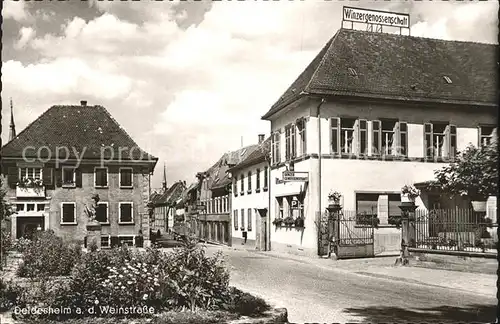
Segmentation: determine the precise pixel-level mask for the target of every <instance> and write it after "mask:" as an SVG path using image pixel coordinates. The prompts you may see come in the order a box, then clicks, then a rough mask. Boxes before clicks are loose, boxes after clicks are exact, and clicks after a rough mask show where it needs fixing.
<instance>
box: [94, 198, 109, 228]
mask: <svg viewBox="0 0 500 324" xmlns="http://www.w3.org/2000/svg"><path fill="white" fill-rule="evenodd" d="M95 219H96V220H97V221H98V222H100V223H102V224H109V209H108V202H106V201H103V202H99V203H98V205H97V209H96V213H95Z"/></svg>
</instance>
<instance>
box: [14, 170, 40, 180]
mask: <svg viewBox="0 0 500 324" xmlns="http://www.w3.org/2000/svg"><path fill="white" fill-rule="evenodd" d="M19 179H32V180H41V179H42V168H19Z"/></svg>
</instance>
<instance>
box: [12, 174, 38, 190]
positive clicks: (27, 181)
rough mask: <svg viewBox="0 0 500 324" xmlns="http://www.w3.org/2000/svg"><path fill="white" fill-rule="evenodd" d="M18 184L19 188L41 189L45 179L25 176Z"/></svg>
mask: <svg viewBox="0 0 500 324" xmlns="http://www.w3.org/2000/svg"><path fill="white" fill-rule="evenodd" d="M17 186H18V187H19V188H23V189H26V188H33V189H35V191H37V190H40V189H41V188H42V187H43V181H42V179H33V178H26V177H23V178H22V179H21V180H20V181H19V182H18V183H17Z"/></svg>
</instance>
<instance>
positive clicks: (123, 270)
mask: <svg viewBox="0 0 500 324" xmlns="http://www.w3.org/2000/svg"><path fill="white" fill-rule="evenodd" d="M45 238H46V240H49V241H50V242H49V243H50V244H47V245H40V244H37V243H35V242H37V240H40V238H38V239H35V240H34V243H33V245H31V246H30V247H28V248H27V249H26V250H25V252H24V254H25V256H26V255H30V256H32V257H33V262H31V263H29V264H31V267H32V268H29V267H28V268H29V269H35V270H33V272H27V273H28V274H29V276H28V278H26V279H24V280H28V281H29V285H16V284H9V285H3V286H2V295H5V296H7V299H6V301H5V302H4V303H3V304H4V305H5V306H4V309H5V308H9V307H10V308H12V307H14V306H18V307H20V308H25V309H26V308H31V307H38V308H39V309H47V308H50V309H59V310H69V311H63V312H62V313H61V312H60V313H59V314H56V313H53V312H52V313H50V314H16V315H17V317H18V318H20V319H22V320H23V321H25V322H27V323H56V322H57V323H59V322H61V321H62V322H66V323H75V324H76V323H82V324H83V323H111V322H110V321H107V320H106V318H112V320H113V322H114V323H115V322H118V323H119V320H120V319H121V318H132V317H134V318H137V319H138V320H136V322H137V323H143V322H141V321H142V320H144V319H145V318H147V319H148V321H147V322H148V323H158V324H160V323H224V322H226V321H231V320H235V319H238V318H240V317H242V316H249V317H259V316H262V314H264V313H265V312H267V311H269V310H270V309H271V307H270V306H269V305H268V304H267V303H266V302H265V301H264V300H262V299H261V298H258V297H254V296H252V295H250V294H247V293H245V292H242V291H240V290H238V289H236V288H234V287H230V286H229V272H228V270H227V269H226V267H225V266H224V263H223V259H222V257H221V253H217V254H216V255H215V256H206V255H205V249H204V248H203V247H200V245H198V244H197V240H195V239H194V238H193V239H186V240H185V242H183V246H182V247H181V248H178V249H175V250H174V251H173V252H171V253H165V252H164V251H162V250H158V249H156V248H149V249H146V250H145V251H139V250H131V249H129V248H127V247H122V248H114V249H110V250H98V251H93V252H88V253H82V254H80V255H78V257H77V258H75V260H74V261H75V264H74V267H72V268H71V271H70V275H69V276H62V277H50V276H48V275H47V273H43V272H41V271H40V268H39V266H38V265H39V264H42V263H43V262H44V261H42V260H40V259H36V257H35V255H34V254H33V251H32V249H35V247H36V248H37V249H38V251H39V252H40V254H39V256H40V258H41V257H43V256H46V255H47V253H48V252H47V251H45V250H44V247H45V249H46V250H49V249H52V248H53V247H54V245H55V246H56V249H54V250H53V251H54V252H52V253H53V254H54V255H57V253H61V255H62V256H65V255H66V251H65V250H64V249H60V248H58V245H57V244H58V243H57V242H59V239H58V238H55V237H54V236H53V235H47V236H46V237H45ZM49 238H50V239H49ZM38 242H41V241H38ZM54 242H56V243H54ZM50 257H52V256H50ZM53 259H56V257H55V256H54V258H53ZM48 264H49V265H50V264H51V263H48ZM34 265H37V266H34ZM25 269H26V268H25ZM56 269H57V268H56ZM20 273H24V272H23V271H21V272H20ZM37 274H38V275H37ZM40 274H41V275H40ZM18 279H19V278H18ZM23 286H24V287H23ZM4 293H5V294H4ZM110 309H111V310H115V312H114V313H113V314H112V313H110ZM125 309H128V311H126V310H125ZM139 320H141V321H139ZM129 322H130V321H128V322H127V323H129ZM144 323H145V322H144Z"/></svg>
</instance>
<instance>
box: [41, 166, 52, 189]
mask: <svg viewBox="0 0 500 324" xmlns="http://www.w3.org/2000/svg"><path fill="white" fill-rule="evenodd" d="M53 170H54V169H52V168H43V170H42V177H43V179H42V181H43V185H44V186H47V187H50V186H53V185H54V172H53Z"/></svg>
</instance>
